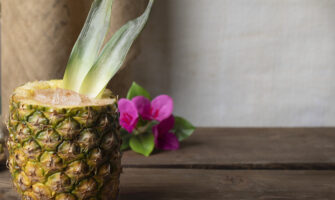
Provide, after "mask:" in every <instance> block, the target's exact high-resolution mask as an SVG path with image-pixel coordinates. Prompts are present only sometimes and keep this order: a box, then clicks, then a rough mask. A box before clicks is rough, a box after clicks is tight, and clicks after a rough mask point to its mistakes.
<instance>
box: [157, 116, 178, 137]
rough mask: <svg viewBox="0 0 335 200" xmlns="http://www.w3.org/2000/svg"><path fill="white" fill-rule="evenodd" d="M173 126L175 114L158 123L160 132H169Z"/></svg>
mask: <svg viewBox="0 0 335 200" xmlns="http://www.w3.org/2000/svg"><path fill="white" fill-rule="evenodd" d="M173 126H174V117H173V115H170V117H168V118H166V119H164V120H163V121H161V122H160V123H159V124H158V125H156V127H157V131H158V132H159V133H167V132H169V131H170V130H171V129H172V128H173Z"/></svg>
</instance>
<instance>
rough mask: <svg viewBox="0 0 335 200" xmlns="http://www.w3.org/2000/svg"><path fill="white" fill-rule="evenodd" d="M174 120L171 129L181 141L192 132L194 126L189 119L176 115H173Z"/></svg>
mask: <svg viewBox="0 0 335 200" xmlns="http://www.w3.org/2000/svg"><path fill="white" fill-rule="evenodd" d="M174 120H175V123H174V127H173V130H172V131H173V132H174V134H176V136H177V137H178V140H179V141H183V140H185V139H186V138H188V137H190V136H191V135H192V134H193V132H194V130H195V127H194V126H193V125H192V124H191V123H190V122H189V121H187V120H186V119H184V118H182V117H178V116H175V118H174Z"/></svg>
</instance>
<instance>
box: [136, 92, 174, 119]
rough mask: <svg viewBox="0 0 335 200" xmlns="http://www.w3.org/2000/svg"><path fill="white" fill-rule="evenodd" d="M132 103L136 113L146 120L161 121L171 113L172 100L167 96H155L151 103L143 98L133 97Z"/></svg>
mask: <svg viewBox="0 0 335 200" xmlns="http://www.w3.org/2000/svg"><path fill="white" fill-rule="evenodd" d="M132 101H133V103H134V104H135V106H136V108H137V110H138V113H139V114H140V115H141V116H142V118H143V119H146V120H157V121H163V120H164V119H167V118H168V117H170V116H171V114H172V112H173V100H172V98H171V97H169V96H168V95H160V96H157V97H156V98H155V99H153V100H152V101H151V102H150V100H149V99H147V98H145V97H143V96H137V97H134V98H133V100H132Z"/></svg>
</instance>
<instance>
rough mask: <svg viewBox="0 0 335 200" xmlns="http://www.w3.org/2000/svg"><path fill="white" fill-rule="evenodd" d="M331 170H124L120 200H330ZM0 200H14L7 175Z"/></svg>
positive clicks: (1, 178) (0, 176)
mask: <svg viewBox="0 0 335 200" xmlns="http://www.w3.org/2000/svg"><path fill="white" fill-rule="evenodd" d="M334 198H335V171H281V170H267V171H264V170H233V171H231V170H187V169H169V170H168V169H125V170H124V173H123V174H122V176H121V194H120V199H121V200H134V199H136V200H147V199H151V200H197V199H199V200H200V199H201V200H203V199H207V200H219V199H229V200H241V199H243V200H252V199H263V200H265V199H266V200H279V199H280V200H284V199H285V200H307V199H311V200H312V199H313V200H314V199H318V200H326V199H329V200H331V199H334ZM0 199H4V200H18V198H17V196H16V194H15V192H14V191H13V190H12V187H11V183H10V181H9V174H8V172H1V173H0Z"/></svg>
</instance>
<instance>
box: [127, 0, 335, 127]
mask: <svg viewBox="0 0 335 200" xmlns="http://www.w3.org/2000/svg"><path fill="white" fill-rule="evenodd" d="M141 45H142V52H141V55H140V56H139V57H137V59H136V60H135V62H133V63H132V70H134V72H136V74H135V75H134V79H135V80H136V81H138V82H139V83H141V84H142V85H143V86H145V87H146V88H148V89H149V90H150V91H151V92H153V93H154V94H159V93H168V94H170V95H171V96H172V97H174V99H175V110H176V114H179V115H183V116H185V117H187V118H189V119H190V120H191V121H192V122H193V123H195V124H196V125H199V126H334V125H335V1H334V0H158V1H156V5H155V7H154V10H153V13H152V17H151V19H150V22H149V24H148V26H147V28H146V30H145V31H144V34H143V35H142V40H141Z"/></svg>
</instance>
